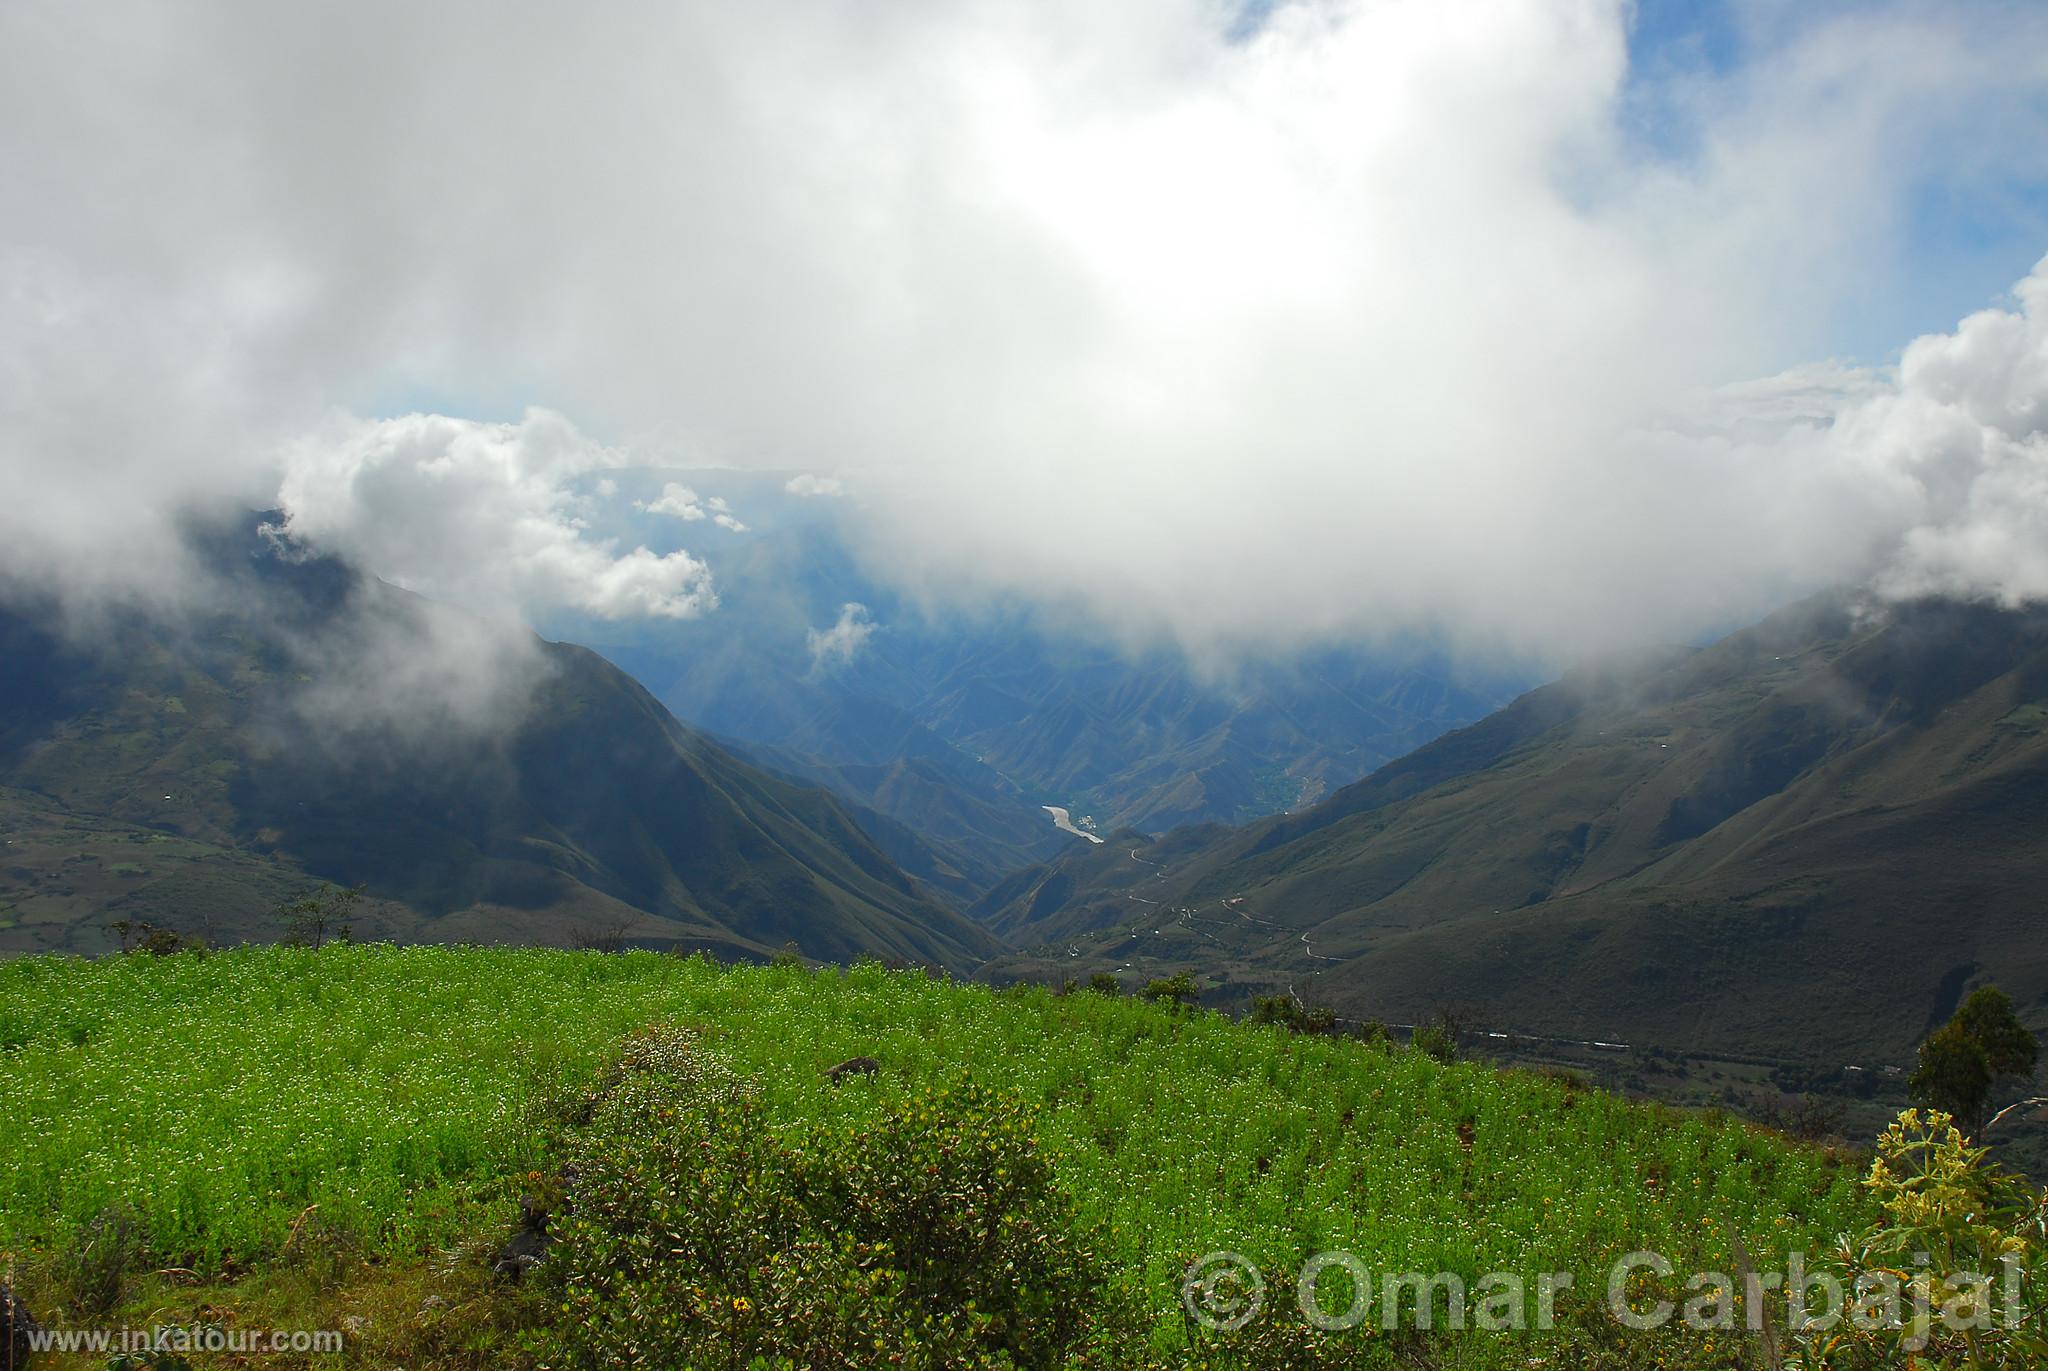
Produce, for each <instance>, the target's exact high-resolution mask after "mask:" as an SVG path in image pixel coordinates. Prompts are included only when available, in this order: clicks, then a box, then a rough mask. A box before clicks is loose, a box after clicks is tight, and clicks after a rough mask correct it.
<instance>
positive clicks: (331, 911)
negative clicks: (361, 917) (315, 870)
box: [275, 885, 363, 951]
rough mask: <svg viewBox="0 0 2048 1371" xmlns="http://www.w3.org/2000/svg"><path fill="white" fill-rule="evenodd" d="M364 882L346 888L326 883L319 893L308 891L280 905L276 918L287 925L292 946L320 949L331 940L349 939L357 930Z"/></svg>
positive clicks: (288, 939) (286, 939)
mask: <svg viewBox="0 0 2048 1371" xmlns="http://www.w3.org/2000/svg"><path fill="white" fill-rule="evenodd" d="M362 896H363V888H362V887H361V886H359V885H358V886H350V887H348V888H347V889H345V890H341V889H336V888H335V887H334V886H331V885H330V886H326V887H323V888H322V889H321V891H320V893H319V894H317V895H304V896H301V897H300V898H298V899H296V900H292V901H290V902H289V903H286V904H281V905H279V906H278V907H277V911H276V915H275V917H276V919H277V921H278V922H279V923H280V924H282V925H283V926H284V941H285V944H286V946H288V947H310V948H313V949H315V950H316V951H317V950H318V949H319V948H321V947H322V946H324V945H326V944H327V943H330V942H337V943H345V942H347V941H348V940H349V939H350V937H351V936H353V934H354V932H355V925H354V923H353V918H354V915H355V908H356V901H357V900H359V899H361V898H362Z"/></svg>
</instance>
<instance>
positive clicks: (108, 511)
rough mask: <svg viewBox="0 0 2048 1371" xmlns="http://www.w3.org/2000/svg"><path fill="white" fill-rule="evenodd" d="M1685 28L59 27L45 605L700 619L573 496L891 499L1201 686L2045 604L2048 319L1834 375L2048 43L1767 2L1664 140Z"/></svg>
mask: <svg viewBox="0 0 2048 1371" xmlns="http://www.w3.org/2000/svg"><path fill="white" fill-rule="evenodd" d="M1631 13H1632V10H1631V8H1630V7H1629V6H1628V5H1626V4H1624V3H1622V0H1484V2H1483V3H1481V2H1479V0H1475V3H1472V4H1460V5H1418V4H1406V3H1394V2H1393V0H1299V2H1298V3H1283V4H1280V5H1278V6H1274V7H1272V8H1271V9H1270V12H1267V13H1264V14H1263V16H1262V17H1261V18H1260V19H1258V21H1257V22H1255V23H1248V22H1247V19H1246V15H1245V14H1244V13H1238V12H1233V11H1231V10H1229V9H1228V8H1226V7H1221V6H1218V5H1216V4H1214V3H1211V0H1130V3H1124V4H1115V5H1103V4H1097V3H1087V2H1086V0H1049V2H1047V0H1033V2H1032V3H1024V0H969V2H968V3H964V4H946V5H941V4H925V3H910V4H905V5H896V6H887V7H877V6H873V5H867V4H856V3H849V2H848V0H790V3H788V4H786V5H780V6H776V7H774V8H773V9H772V10H769V9H763V8H760V7H747V6H731V5H713V4H689V3H686V4H681V5H673V4H662V5H655V4H651V3H649V4H621V5H608V6H604V7H601V8H599V9H597V10H591V9H589V8H588V7H572V6H559V7H539V8H534V9H530V10H523V11H522V12H521V14H520V17H519V19H518V21H517V22H508V21H507V20H506V19H505V17H504V16H503V15H502V13H500V11H499V10H498V9H497V8H495V7H489V6H484V5H482V4H480V3H478V4H461V3H450V4H440V5H433V6H417V5H407V6H399V5H382V4H377V3H369V4H360V3H359V4H349V5H338V4H337V5H312V6H290V7H273V8H270V9H265V10H262V11H260V12H252V11H251V10H250V9H249V8H248V7H247V6H242V5H232V4H227V3H225V2H224V0H223V2H222V3H203V2H200V0H194V2H193V3H186V4H172V5H151V6H132V7H124V6H121V5H114V6H91V7H77V6H61V5H52V4H37V3H29V4H22V5H15V6H10V7H8V8H7V9H6V10H5V11H0V196H4V197H5V206H4V208H5V210H6V213H5V214H4V215H0V480H5V482H6V483H7V486H8V489H9V499H8V500H6V501H4V502H0V576H4V577H9V578H13V579H16V580H25V581H28V582H31V583H35V584H40V585H45V586H48V585H55V586H59V587H63V588H66V589H70V590H73V591H75V592H78V593H86V592H91V593H96V594H117V593H128V594H135V593H143V592H144V591H149V592H152V593H169V591H170V588H172V587H175V586H176V585H177V584H179V580H180V577H181V575H182V574H183V571H182V570H181V562H180V557H179V552H178V546H177V539H176V537H175V536H174V529H175V516H176V515H177V514H178V513H179V512H180V511H181V510H183V509H185V508H187V507H190V506H196V505H203V506H219V505H224V504H231V503H241V504H245V505H249V506H252V507H263V506H266V505H269V504H278V505H281V506H282V507H283V508H284V509H285V510H286V511H287V514H288V516H289V526H290V528H291V530H292V532H293V534H294V535H295V536H296V537H298V538H299V539H301V540H302V541H303V542H305V543H307V544H309V545H312V546H315V547H321V548H327V549H332V550H335V551H339V552H343V553H345V554H347V555H348V556H350V557H352V558H354V559H357V560H359V561H360V562H361V563H362V564H363V565H365V566H366V567H367V568H368V569H370V570H372V571H374V572H376V573H378V574H380V575H383V576H385V577H387V578H389V579H392V580H394V581H396V582H398V583H400V584H403V585H406V586H410V587H413V588H416V589H419V590H421V591H422V592H423V593H426V594H430V595H435V596H442V597H447V598H450V599H453V600H457V601H460V602H463V603H467V604H476V605H485V604H493V605H501V606H502V605H507V604H510V605H513V606H515V607H518V608H520V609H522V610H523V611H524V612H527V613H538V612H543V611H545V610H546V609H548V608H551V607H553V608H568V609H573V610H577V611H579V612H587V613H591V614H596V615H601V616H607V617H624V616H654V617H676V616H682V615H688V614H692V613H699V612H703V611H704V610H706V609H708V608H710V607H711V605H712V603H713V592H712V588H711V586H710V583H709V580H708V577H707V576H706V574H705V572H704V569H703V566H702V563H701V562H700V561H698V560H697V559H696V558H695V557H692V556H691V555H690V554H688V553H680V552H671V553H668V554H666V555H661V554H657V553H655V552H652V551H648V550H646V549H644V548H639V547H637V546H623V545H617V546H615V545H610V544H607V543H605V542H604V541H603V540H601V539H596V538H593V537H592V536H591V535H590V533H589V530H588V527H587V526H586V524H585V522H584V520H583V515H582V514H580V513H579V511H578V508H577V505H576V497H575V496H574V495H573V494H572V493H570V492H572V490H573V489H575V488H576V487H575V486H574V485H573V483H572V478H573V477H576V476H579V475H582V476H587V475H588V474H589V473H590V472H592V471H595V470H599V469H602V468H604V467H607V466H612V465H620V464H626V463H638V464H646V465H659V466H665V467H679V466H713V465H732V466H743V467H754V468H760V469H766V470H777V471H788V470H806V471H808V472H809V473H811V474H809V475H807V476H802V477H798V478H795V479H794V480H792V481H791V482H790V483H789V486H788V491H789V493H790V494H792V495H798V496H828V495H835V494H841V493H843V491H842V489H841V488H840V486H839V485H838V482H837V478H835V477H834V476H833V475H831V474H830V473H833V472H852V471H857V472H858V473H859V488H860V493H861V497H862V499H861V501H860V503H859V511H858V515H857V517H859V518H860V519H861V520H863V521H864V527H865V528H866V529H867V532H868V535H869V536H868V538H867V541H866V546H867V548H868V554H869V556H870V558H871V560H872V562H873V563H874V567H875V569H877V570H881V571H884V572H886V573H888V574H890V575H891V576H893V577H894V578H895V579H896V580H898V581H899V582H900V583H902V584H904V585H906V586H909V587H912V588H916V589H919V590H921V591H922V592H923V593H925V594H926V595H928V596H930V597H932V598H934V599H939V600H949V599H950V600H958V599H973V598H976V597H985V596H990V595H1004V596H1011V595H1020V594H1021V595H1025V596H1031V597H1037V598H1041V599H1044V600H1048V601H1053V602H1057V603H1060V604H1063V605H1070V606H1074V607H1077V608H1078V609H1079V610H1080V611H1081V612H1082V613H1085V614H1087V615H1088V616H1090V617H1092V618H1094V619H1096V620H1097V621H1099V622H1100V623H1102V624H1104V625H1107V626H1108V627H1110V628H1111V629H1113V630H1115V631H1118V632H1120V633H1123V634H1124V635H1126V636H1127V637H1130V638H1132V639H1133V640H1140V639H1143V640H1158V639H1168V640H1173V641H1177V642H1179V643H1181V644H1183V645H1185V646H1187V647H1189V648H1190V649H1192V650H1196V651H1203V652H1230V651H1242V650H1251V649H1257V650H1269V649H1272V648H1276V647H1278V648H1285V647H1289V646H1295V645H1300V644H1303V643H1307V642H1310V641H1314V640H1317V639H1327V638H1335V637H1354V636H1359V635H1373V634H1379V633H1393V632H1401V631H1406V630H1410V629H1415V628H1428V629H1432V630H1439V631H1443V632H1447V633H1449V634H1451V635H1453V636H1454V637H1456V638H1458V639H1460V640H1462V641H1465V642H1467V643H1471V644H1507V645H1510V646H1512V647H1513V648H1515V649H1517V650H1528V649H1531V648H1534V649H1537V650H1541V651H1545V652H1547V653H1549V654H1551V655H1552V656H1553V657H1554V658H1557V659H1567V658H1569V657H1571V656H1574V655H1576V654H1578V653H1581V652H1585V651H1592V650H1597V649H1599V648H1601V647H1604V646H1609V645H1612V644H1614V643H1616V642H1619V641H1626V640H1634V639H1641V638H1648V637H1655V638H1670V637H1678V636H1686V635H1690V634H1693V633H1696V632H1699V631H1701V630H1702V629H1704V628H1706V627H1710V626H1713V625H1717V624H1725V623H1731V622H1734V621H1736V620H1739V619H1741V618H1743V617H1746V616H1748V615H1751V614H1754V613H1756V612H1759V611H1761V610H1763V609H1766V608H1769V607H1770V606H1771V605H1772V604H1773V603H1775V602H1777V601H1779V600H1781V599H1783V598H1785V597H1787V596H1789V595H1792V594H1796V593H1798V592H1800V591H1802V590H1805V589H1810V588H1815V587H1818V586H1820V585H1825V584H1827V583H1829V582H1831V581H1837V580H1842V579H1851V578H1868V577H1878V578H1880V579H1881V580H1882V582H1883V584H1885V585H1887V586H1889V587H1891V588H1893V590H1894V591H1895V592H1897V593H1906V592H1908V591H1912V590H1916V589H1937V590H1944V591H1948V592H1952V593H1968V594H1984V595H1993V596H2000V597H2005V598H2014V597H2028V596H2037V595H2041V594H2044V593H2048V568H2044V566H2043V562H2042V555H2041V551H2040V549H2041V548H2042V546H2043V535H2044V531H2048V516H2044V514H2043V511H2044V510H2048V490H2044V489H2043V480H2042V477H2041V474H2040V463H2041V444H2042V438H2041V419H2040V416H2041V414H2042V408H2041V402H2042V399H2043V392H2044V385H2043V377H2042V365H2041V361H2040V349H2041V320H2040V316H2041V314H2042V313H2043V309H2044V306H2043V304H2042V301H2041V290H2042V287H2041V284H2040V282H2041V280H2042V278H2041V277H2040V276H2039V275H2036V276H2035V277H2033V278H2030V279H2029V282H2028V283H2027V284H2025V285H2024V286H2022V287H2021V290H2020V293H2019V299H2018V300H2017V301H2015V302H2014V303H2013V304H2012V305H2010V306H2009V307H2003V308H2001V309H1999V310H1997V311H1995V312H1993V313H1991V314H1984V315H1976V316H1972V318H1970V319H1969V320H1966V321H1965V322H1964V324H1963V325H1962V327H1961V328H1960V329H1959V330H1958V331H1957V332H1955V333H1954V334H1952V335H1947V336H1938V337H1935V338H1932V339H1929V340H1923V341H1922V342H1921V343H1917V344H1914V345H1913V347H1912V348H1910V349H1908V350H1907V351H1906V352H1905V353H1904V355H1903V357H1902V359H1901V361H1900V363H1899V366H1898V368H1897V369H1896V372H1895V373H1891V372H1886V371H1883V370H1881V369H1880V370H1871V369H1868V368H1863V367H1858V366H1853V365H1846V364H1842V365H1830V364H1827V363H1826V362H1825V358H1826V356H1827V355H1828V353H1829V352H1830V351H1831V349H1832V347H1833V342H1832V338H1833V334H1832V333H1831V331H1830V330H1831V327H1832V325H1831V322H1830V321H1831V320H1834V319H1836V318H1838V317H1839V316H1841V315H1842V314H1843V313H1844V312H1846V311H1849V310H1851V309H1853V308H1854V307H1855V306H1856V305H1857V304H1858V302H1860V301H1863V300H1866V299H1869V298H1871V297H1873V296H1877V297H1882V296H1886V295H1888V294H1892V293H1897V292H1900V291H1903V290H1906V289H1908V288H1909V286H1910V285H1911V284H1912V282H1913V281H1914V280H1915V266H1916V264H1915V263H1913V262H1911V261H1910V260H1906V259H1905V257H1904V256H1903V254H1902V250H1901V245H1902V244H1903V243H1904V242H1905V241H1907V238H1906V225H1908V224H1909V223H1910V222H1912V220H1913V219H1914V217H1915V215H1916V214H1920V213H1922V212H1923V211H1924V209H1925V207H1926V206H1927V205H1928V204H1934V203H1944V204H1949V205H1960V206H1965V207H1971V206H1982V207H1983V213H1985V214H1993V213H1995V212H1996V208H1995V207H1996V206H1997V205H1998V204H1999V202H2000V197H2001V196H2002V194H2003V193H2004V191H2005V190H2006V188H2008V187H2009V186H2011V185H2013V184H2018V183H2025V184H2038V183H2040V181H2041V180H2043V179H2044V176H2048V101H2044V100H2043V98H2042V97H2043V95H2044V93H2048V14H2043V13H2041V12H2039V11H2037V10H2034V9H2030V8H2026V7H2003V6H1998V7H1994V6H1973V5H1957V6H1942V7H1936V6H1930V5H1923V4H1918V3H1908V2H1905V0H1902V2H1901V3H1896V4H1883V5H1871V6H1863V7H1858V8H1857V10H1856V11H1855V12H1854V13H1853V14H1842V13H1837V12H1835V11H1834V10H1833V8H1832V7H1826V6H1822V7H1773V6H1759V7H1744V6H1736V7H1734V8H1733V10H1732V11H1731V13H1733V14H1734V15H1735V16H1736V17H1737V19H1738V21H1739V22H1742V23H1745V24H1747V25H1748V30H1747V32H1746V34H1745V42H1746V45H1747V47H1746V60H1744V61H1743V62H1741V63H1740V64H1738V65H1735V66H1731V67H1730V68H1728V69H1727V70H1725V71H1714V70H1710V69H1706V68H1700V69H1698V70H1691V71H1684V72H1680V73H1678V74H1677V75H1674V76H1671V77H1669V78H1668V79H1666V80H1665V81H1664V82H1663V84H1662V85H1660V86H1659V87H1658V89H1657V92H1656V97H1655V99H1654V101H1653V102H1652V104H1653V105H1654V108H1653V109H1651V110H1650V111H1649V113H1648V114H1646V112H1645V104H1644V97H1643V95H1642V93H1641V90H1640V88H1639V87H1638V86H1636V85H1632V84H1631V80H1630V71H1629V50H1628V44H1627V33H1628V25H1629V23H1630V19H1631ZM83 72H90V73H92V79H90V80H85V79H81V73H83ZM1647 124H1655V125H1656V128H1657V130H1658V131H1657V132H1656V134H1655V136H1649V135H1646V134H1645V132H1644V129H1645V127H1646V125H1647ZM2042 246H2043V247H2044V248H2048V243H2044V244H2043V245H2042ZM2024 269H2025V265H2024V264H2023V263H2020V264H2015V265H2014V267H2013V268H2012V271H2013V274H2014V275H2019V274H2020V273H2021V272H2022V271H2024ZM1979 303H1988V302H1978V301H1971V302H1959V303H1958V306H1957V312H1958V313H1961V312H1963V311H1965V310H1967V309H1969V308H1972V307H1974V306H1975V305H1976V304H1979ZM1895 341H1898V342H1903V341H1905V340H1903V339H1900V340H1895ZM1757 377H1764V378H1772V379H1767V380H1764V381H1756V380H1754V379H1752V378H1757ZM1731 387H1732V388H1731ZM528 404H536V405H546V406H549V407H551V409H552V411H558V412H559V414H561V415H567V416H570V417H569V418H566V419H565V418H560V417H558V416H557V414H556V413H553V412H549V411H534V412H529V413H528V415H527V417H526V418H525V419H523V420H521V421H519V422H516V423H511V424H504V423H483V422H478V421H476V420H474V419H471V418H460V417H458V418H449V417H441V416H438V415H434V414H412V413H410V411H413V410H436V409H439V410H444V411H450V412H452V413H455V414H458V415H462V414H480V413H488V414H503V413H506V412H517V411H519V410H520V409H522V408H523V407H524V406H526V405H528ZM337 411H340V412H342V413H343V414H344V416H348V415H356V416H378V415H388V414H394V413H402V414H404V416H405V417H399V418H377V417H360V418H357V417H343V418H340V419H336V418H334V417H333V416H334V414H335V413H336V412H337ZM572 420H573V425H572ZM579 429H580V432H579ZM585 433H587V434H596V435H600V436H601V441H593V440H592V439H590V438H586V437H583V436H582V434H585ZM684 493H685V494H687V492H684ZM667 499H668V493H667V492H664V494H663V495H662V496H661V497H658V499H657V501H655V502H653V503H654V504H655V505H659V504H660V503H662V502H664V501H666V500H667ZM854 503H855V502H853V501H848V504H849V505H852V504H854ZM692 508H694V509H696V510H697V511H698V516H697V517H695V518H693V516H692V515H690V514H688V513H680V514H679V515H678V517H679V519H680V520H681V521H684V522H685V523H687V524H688V525H689V527H690V528H692V529H697V530H703V534H702V536H720V535H717V534H712V533H711V532H710V531H709V529H708V528H707V527H706V526H707V525H710V526H721V525H722V526H723V527H724V528H725V529H727V530H737V529H739V528H742V527H744V525H743V524H742V521H741V519H740V517H739V515H738V514H737V513H736V512H734V511H730V510H724V509H714V508H712V507H711V505H710V503H709V502H695V501H691V502H686V503H683V504H680V505H679V506H678V509H681V510H687V509H692ZM849 517H856V516H855V515H852V514H850V515H849ZM699 550H700V551H701V548H700V549H699ZM836 627H837V626H834V629H833V630H820V632H831V631H836Z"/></svg>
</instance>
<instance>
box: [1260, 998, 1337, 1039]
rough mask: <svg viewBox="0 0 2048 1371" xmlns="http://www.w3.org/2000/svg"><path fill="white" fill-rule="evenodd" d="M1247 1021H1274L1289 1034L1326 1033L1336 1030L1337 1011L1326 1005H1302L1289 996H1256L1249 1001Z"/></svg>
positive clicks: (1263, 1022) (1269, 1022)
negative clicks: (1249, 1017) (1249, 1007)
mask: <svg viewBox="0 0 2048 1371" xmlns="http://www.w3.org/2000/svg"><path fill="white" fill-rule="evenodd" d="M1251 1021H1252V1022H1253V1023H1255V1024H1278V1025H1280V1026H1281V1027H1282V1028H1285V1029H1287V1030H1288V1031H1289V1032H1290V1033H1309V1034H1322V1035H1325V1036H1327V1035H1330V1034H1334V1033H1335V1032H1336V1031H1337V1012H1336V1011H1335V1010H1334V1009H1331V1008H1330V1007H1329V1006H1328V1005H1320V1004H1319V1005H1313V1006H1310V1005H1304V1004H1302V1003H1301V1001H1299V1000H1297V999H1295V998H1294V996H1292V995H1260V996H1257V997H1256V998H1254V999H1253V1000H1252V1012H1251Z"/></svg>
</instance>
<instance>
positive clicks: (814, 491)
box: [782, 471, 846, 499]
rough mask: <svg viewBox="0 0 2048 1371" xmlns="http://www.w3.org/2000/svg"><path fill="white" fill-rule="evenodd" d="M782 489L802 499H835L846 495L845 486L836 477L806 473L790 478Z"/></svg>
mask: <svg viewBox="0 0 2048 1371" xmlns="http://www.w3.org/2000/svg"><path fill="white" fill-rule="evenodd" d="M782 488H783V489H784V490H785V491H787V492H789V493H790V494H791V495H795V496H798V497H800V498H802V499H819V498H822V499H837V498H838V497H839V496H841V495H844V494H845V493H846V487H845V485H844V484H842V483H841V482H840V480H839V478H838V477H837V476H819V475H816V474H815V473H812V472H808V471H806V472H804V473H803V474H802V475H801V476H792V477H790V478H789V480H788V481H786V482H785V483H784V484H783V487H782Z"/></svg>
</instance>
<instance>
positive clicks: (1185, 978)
mask: <svg viewBox="0 0 2048 1371" xmlns="http://www.w3.org/2000/svg"><path fill="white" fill-rule="evenodd" d="M1138 993H1139V994H1140V995H1142V996H1143V997H1144V998H1146V999H1148V1000H1157V1001H1159V1002H1160V1003H1162V1004H1165V1005H1167V1006H1168V1007H1170V1008H1173V1009H1193V1008H1194V1007H1195V1006H1196V1005H1197V1004H1199V1003H1201V1000H1202V988H1201V987H1200V986H1198V985H1196V984H1195V978H1194V977H1193V976H1192V975H1191V974H1189V973H1188V972H1185V971H1183V972H1181V973H1180V974H1179V975H1176V976H1168V977H1164V978H1161V979H1158V980H1151V981H1147V982H1146V983H1145V988H1144V989H1143V990H1141V991H1139V992H1138Z"/></svg>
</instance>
